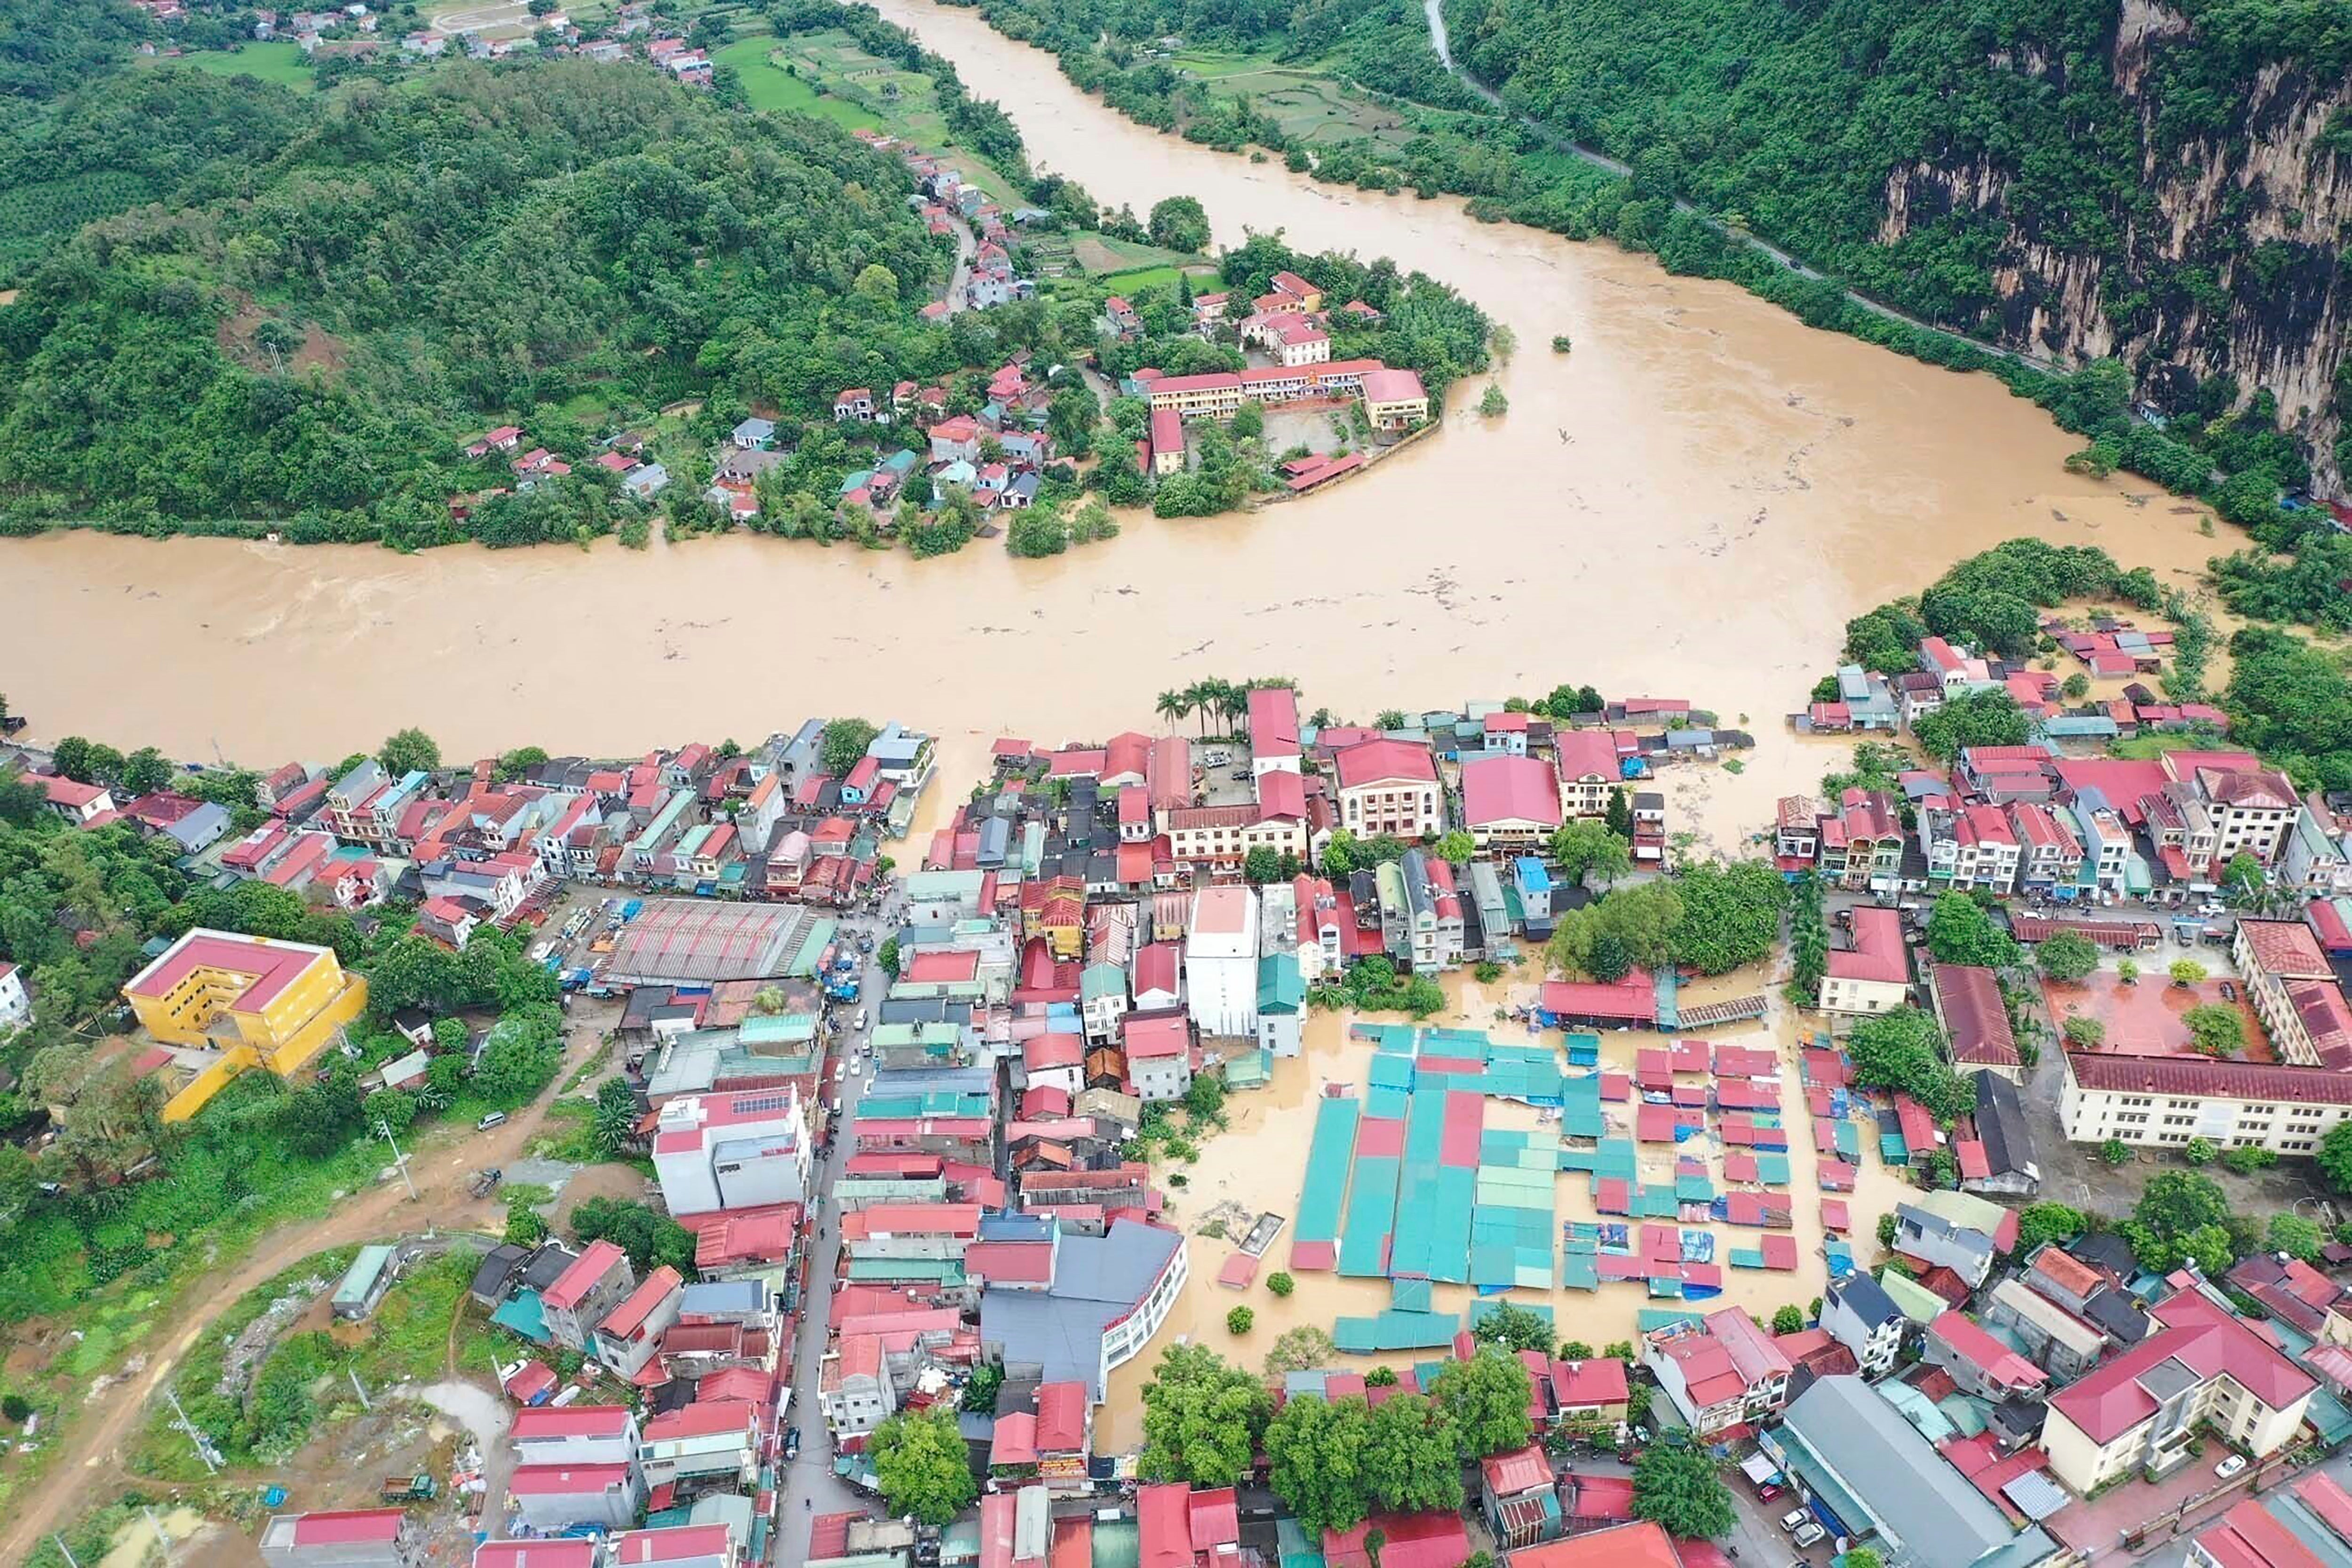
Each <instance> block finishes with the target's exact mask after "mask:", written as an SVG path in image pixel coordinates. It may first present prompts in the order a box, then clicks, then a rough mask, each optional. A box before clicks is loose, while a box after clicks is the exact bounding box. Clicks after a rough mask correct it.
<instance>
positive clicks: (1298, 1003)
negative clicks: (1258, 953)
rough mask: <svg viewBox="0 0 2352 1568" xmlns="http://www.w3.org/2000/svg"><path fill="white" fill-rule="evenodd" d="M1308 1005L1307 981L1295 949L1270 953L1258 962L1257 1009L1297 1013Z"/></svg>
mask: <svg viewBox="0 0 2352 1568" xmlns="http://www.w3.org/2000/svg"><path fill="white" fill-rule="evenodd" d="M1306 1005H1307V981H1306V979H1305V977H1304V976H1302V975H1301V974H1300V973H1299V972H1298V955H1297V953H1295V952H1269V953H1267V954H1266V955H1265V957H1264V958H1261V959H1259V960H1258V961H1257V1010H1258V1011H1259V1012H1261V1013H1296V1012H1297V1011H1298V1010H1299V1009H1300V1008H1302V1007H1304V1006H1306Z"/></svg>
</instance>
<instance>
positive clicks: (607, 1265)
mask: <svg viewBox="0 0 2352 1568" xmlns="http://www.w3.org/2000/svg"><path fill="white" fill-rule="evenodd" d="M626 1256H627V1255H626V1254H625V1253H624V1252H622V1250H621V1249H620V1248H619V1247H615V1246H614V1245H613V1244H612V1243H611V1242H609V1241H592V1242H590V1243H589V1244H588V1247H587V1250H586V1251H584V1252H583V1253H581V1255H580V1256H579V1257H578V1258H574V1259H573V1260H572V1266H571V1267H570V1268H566V1269H565V1270H564V1271H563V1272H562V1274H559V1275H558V1276H556V1279H555V1283H554V1284H552V1285H550V1286H549V1287H548V1288H547V1290H546V1292H545V1293H544V1294H543V1295H542V1296H541V1298H540V1302H541V1305H542V1306H547V1307H552V1308H555V1309H556V1310H559V1311H561V1310H569V1309H571V1308H573V1307H576V1306H578V1305H579V1304H580V1303H581V1302H582V1301H583V1300H586V1299H587V1295H588V1292H589V1290H590V1289H593V1287H594V1286H595V1283H596V1281H597V1280H599V1279H603V1278H604V1276H605V1274H606V1273H608V1272H609V1271H610V1270H611V1269H612V1267H613V1265H614V1264H615V1263H619V1262H621V1261H623V1259H624V1258H625V1257H626Z"/></svg>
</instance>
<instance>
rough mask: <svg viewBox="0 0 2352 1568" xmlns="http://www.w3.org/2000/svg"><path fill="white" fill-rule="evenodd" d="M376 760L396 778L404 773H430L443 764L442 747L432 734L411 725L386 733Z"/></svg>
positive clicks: (379, 765) (385, 770)
mask: <svg viewBox="0 0 2352 1568" xmlns="http://www.w3.org/2000/svg"><path fill="white" fill-rule="evenodd" d="M375 760H376V765H377V766H378V767H381V768H382V769H383V771H384V772H385V773H390V774H392V775H393V776H394V777H395V778H397V777H398V776H399V775H401V774H402V773H431V772H432V771H433V770H434V769H436V768H437V767H439V766H440V765H441V748H440V747H439V746H438V745H436V744H435V743H434V740H433V737H432V736H430V735H428V734H426V733H425V731H422V730H419V729H417V728H416V727H415V725H411V726H410V727H409V728H407V729H405V730H395V731H393V732H392V733H391V734H389V735H386V736H385V737H384V739H383V745H382V746H381V747H379V748H378V749H377V751H376V753H375Z"/></svg>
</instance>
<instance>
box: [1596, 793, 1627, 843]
mask: <svg viewBox="0 0 2352 1568" xmlns="http://www.w3.org/2000/svg"><path fill="white" fill-rule="evenodd" d="M1601 826H1604V827H1606V828H1608V829H1609V831H1610V832H1612V833H1613V834H1615V835H1616V836H1617V837H1620V838H1623V839H1629V840H1630V839H1631V838H1632V837H1633V802H1631V801H1630V800H1628V799H1626V798H1625V788H1624V786H1623V785H1622V784H1614V785H1612V786H1611V787H1610V791H1609V810H1608V813H1607V815H1605V816H1602V817H1601Z"/></svg>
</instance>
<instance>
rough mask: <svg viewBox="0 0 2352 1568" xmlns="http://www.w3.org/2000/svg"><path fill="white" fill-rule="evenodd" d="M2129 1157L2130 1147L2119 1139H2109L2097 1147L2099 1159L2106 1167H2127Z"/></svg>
mask: <svg viewBox="0 0 2352 1568" xmlns="http://www.w3.org/2000/svg"><path fill="white" fill-rule="evenodd" d="M2131 1157H2132V1152H2131V1145H2130V1144H2128V1143H2126V1142H2124V1141H2123V1140H2122V1139H2120V1138H2110V1139H2108V1140H2107V1141H2106V1142H2104V1143H2102V1144H2100V1145H2099V1159H2100V1161H2101V1163H2105V1164H2106V1165H2109V1166H2116V1165H2127V1164H2129V1163H2131Z"/></svg>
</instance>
